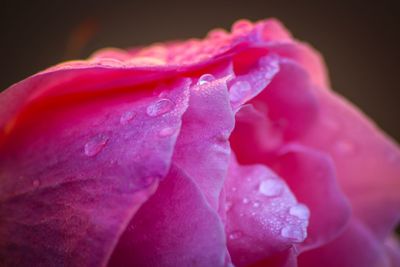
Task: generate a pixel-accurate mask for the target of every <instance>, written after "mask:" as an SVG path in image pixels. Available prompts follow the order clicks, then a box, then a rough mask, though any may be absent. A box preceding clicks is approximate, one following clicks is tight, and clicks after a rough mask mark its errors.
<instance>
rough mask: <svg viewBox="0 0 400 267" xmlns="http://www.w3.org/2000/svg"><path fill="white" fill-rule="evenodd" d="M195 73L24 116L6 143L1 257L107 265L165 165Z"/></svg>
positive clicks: (1, 164) (15, 261) (0, 187)
mask: <svg viewBox="0 0 400 267" xmlns="http://www.w3.org/2000/svg"><path fill="white" fill-rule="evenodd" d="M189 82H190V81H189V80H181V81H179V82H175V83H166V84H164V85H163V86H164V88H165V89H166V90H167V93H165V94H164V95H163V97H162V98H160V97H157V96H153V95H152V93H151V91H148V90H141V89H140V88H135V89H136V90H132V92H128V93H125V94H118V93H115V95H107V96H106V97H101V96H99V97H95V98H90V99H88V100H85V101H83V100H82V99H79V98H77V99H75V100H76V102H74V101H72V102H73V103H69V105H66V103H64V102H59V103H54V105H53V106H51V107H52V109H51V112H46V111H48V110H44V111H41V110H40V109H38V110H32V112H33V111H34V112H33V113H31V114H30V115H31V117H30V119H29V120H26V119H25V120H23V119H21V120H20V121H19V123H18V124H17V125H16V126H15V127H14V129H13V130H12V131H11V132H10V133H9V134H8V136H7V142H6V143H5V144H3V146H2V147H1V148H0V176H1V179H0V183H1V184H0V196H1V199H0V229H1V230H0V259H2V260H3V262H4V261H5V262H4V263H5V265H6V266H60V265H64V264H67V265H71V266H101V265H103V264H104V263H105V261H107V259H108V257H109V256H110V254H111V252H112V249H113V247H114V245H115V244H116V242H117V240H118V237H119V235H120V234H121V233H122V232H123V230H124V228H125V226H126V225H127V223H128V222H129V220H130V219H131V217H132V216H133V214H134V213H135V212H136V211H137V209H138V208H139V207H140V206H141V204H142V203H143V202H144V201H146V200H147V198H148V197H149V195H151V194H152V193H153V192H154V191H155V189H156V187H157V184H158V181H159V179H161V178H162V177H164V176H165V175H166V174H167V172H168V169H169V166H170V163H171V158H172V153H173V149H174V146H175V141H176V138H177V135H178V132H179V129H180V125H181V116H182V114H183V113H184V111H185V110H186V108H187V104H188V89H189V88H188V87H189ZM76 103H79V105H76ZM165 129H175V131H172V132H171V131H169V132H168V131H166V130H165ZM28 133H29V134H28ZM167 133H168V134H167Z"/></svg>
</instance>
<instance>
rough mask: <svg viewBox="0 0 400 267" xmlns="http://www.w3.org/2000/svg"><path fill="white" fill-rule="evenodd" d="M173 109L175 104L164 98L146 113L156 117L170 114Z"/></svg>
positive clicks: (152, 105) (151, 106)
mask: <svg viewBox="0 0 400 267" xmlns="http://www.w3.org/2000/svg"><path fill="white" fill-rule="evenodd" d="M173 107H174V102H172V101H171V100H169V99H167V98H163V99H160V100H158V101H156V102H155V103H152V104H151V105H150V106H148V107H147V110H146V112H147V115H149V116H150V117H156V116H160V115H162V114H165V113H167V112H170V111H171V110H172V109H173Z"/></svg>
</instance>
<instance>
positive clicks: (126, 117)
mask: <svg viewBox="0 0 400 267" xmlns="http://www.w3.org/2000/svg"><path fill="white" fill-rule="evenodd" d="M135 116H136V113H135V112H134V111H127V112H125V113H124V114H122V116H121V118H120V119H119V122H120V123H121V124H122V125H126V124H128V123H129V122H130V121H131V120H133V118H134V117H135Z"/></svg>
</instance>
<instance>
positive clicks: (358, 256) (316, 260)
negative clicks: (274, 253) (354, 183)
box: [298, 218, 390, 267]
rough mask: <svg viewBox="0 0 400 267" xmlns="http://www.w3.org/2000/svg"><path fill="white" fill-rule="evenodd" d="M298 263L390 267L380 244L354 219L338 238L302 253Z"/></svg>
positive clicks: (317, 266) (304, 266)
mask: <svg viewBox="0 0 400 267" xmlns="http://www.w3.org/2000/svg"><path fill="white" fill-rule="evenodd" d="M298 262H299V267H321V266H324V267H338V266H340V267H355V266H363V267H390V263H389V261H388V259H387V257H386V255H385V251H384V249H383V246H382V244H381V242H379V241H378V240H377V239H376V238H375V237H374V236H373V234H372V233H371V232H370V231H369V230H368V228H367V227H365V226H364V225H363V224H362V223H361V222H359V221H358V220H357V219H354V218H353V219H352V220H351V222H350V224H349V226H348V227H347V228H346V230H345V231H344V232H343V233H342V234H341V235H340V237H339V238H337V239H335V240H334V241H333V242H331V243H329V244H328V245H325V246H323V247H321V248H318V249H315V250H310V251H307V252H305V253H302V254H301V255H300V256H299V258H298Z"/></svg>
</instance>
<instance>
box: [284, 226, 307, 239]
mask: <svg viewBox="0 0 400 267" xmlns="http://www.w3.org/2000/svg"><path fill="white" fill-rule="evenodd" d="M281 235H282V237H284V238H287V239H290V240H292V241H293V242H302V241H303V240H304V239H305V238H306V233H305V232H304V231H303V229H301V228H299V227H296V226H293V225H288V226H285V227H284V228H282V230H281Z"/></svg>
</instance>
